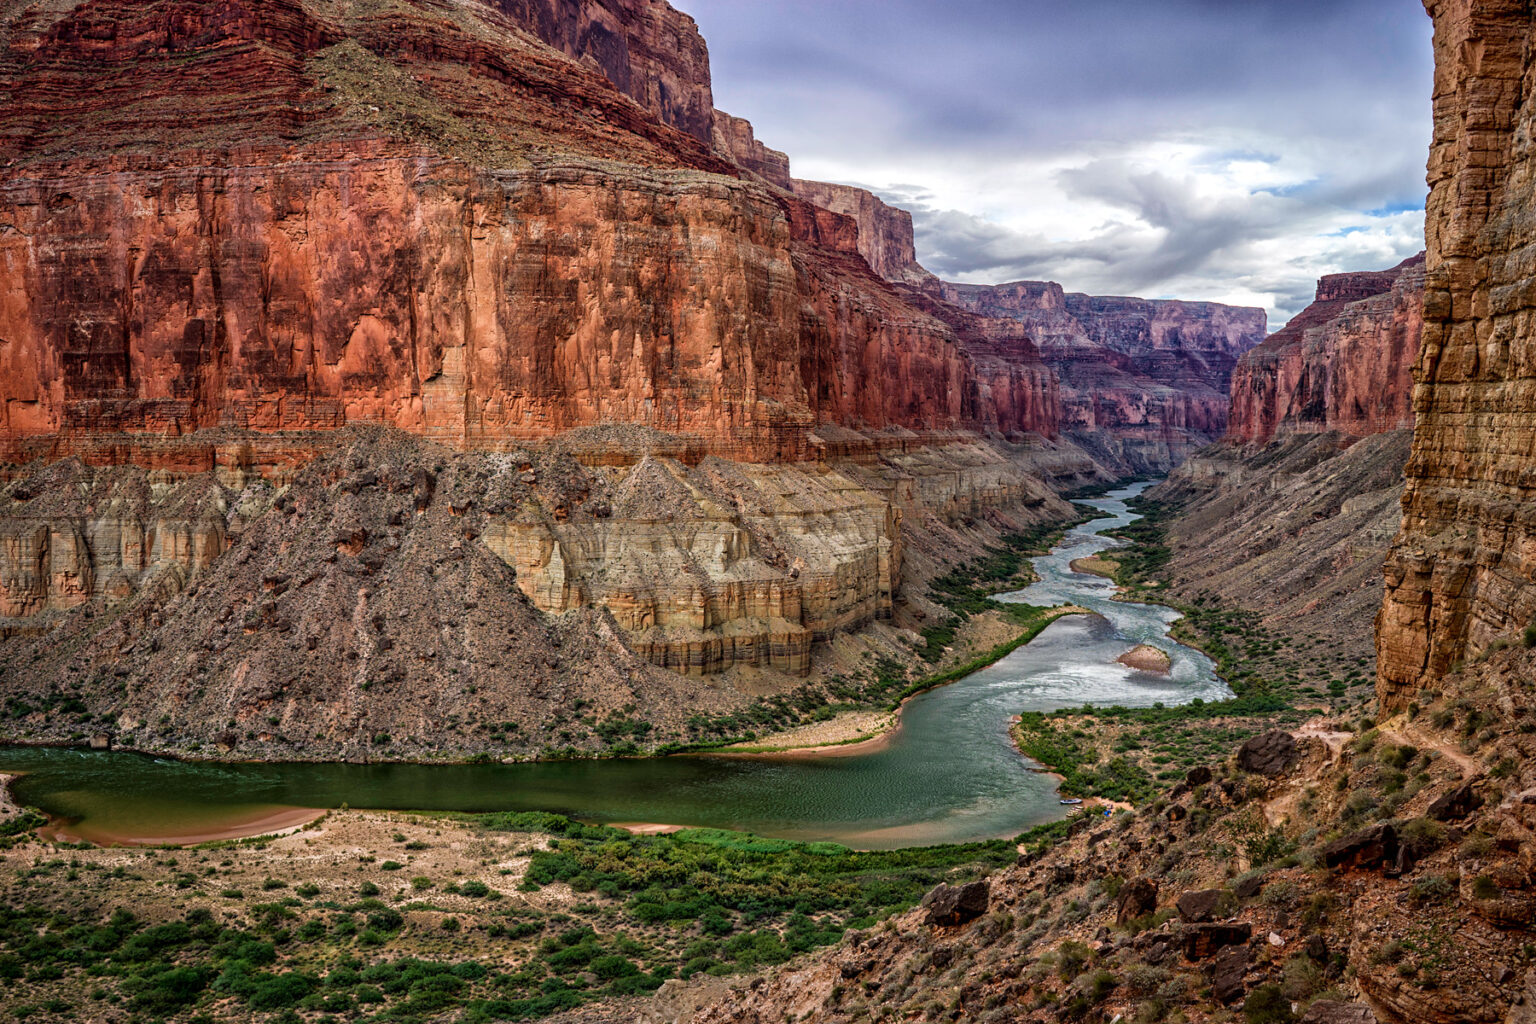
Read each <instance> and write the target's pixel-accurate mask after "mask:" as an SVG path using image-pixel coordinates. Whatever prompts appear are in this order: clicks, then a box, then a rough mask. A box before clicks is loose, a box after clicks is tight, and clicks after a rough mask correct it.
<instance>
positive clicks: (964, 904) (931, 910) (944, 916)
mask: <svg viewBox="0 0 1536 1024" xmlns="http://www.w3.org/2000/svg"><path fill="white" fill-rule="evenodd" d="M990 894H991V886H990V885H989V884H988V883H987V882H985V881H980V882H967V883H965V884H964V885H947V884H940V885H939V886H938V887H937V888H935V889H933V890H932V891H930V892H929V893H928V895H926V896H924V897H923V907H924V908H925V909H926V910H927V911H928V923H929V924H932V925H938V926H940V927H953V926H955V925H961V924H964V923H965V922H967V921H974V920H975V919H976V918H978V917H980V916H981V915H982V914H985V913H986V912H987V902H988V899H989V898H990Z"/></svg>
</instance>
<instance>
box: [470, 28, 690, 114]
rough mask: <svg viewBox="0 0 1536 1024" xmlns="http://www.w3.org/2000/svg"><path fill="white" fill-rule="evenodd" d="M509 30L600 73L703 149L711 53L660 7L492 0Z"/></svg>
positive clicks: (648, 111) (649, 111)
mask: <svg viewBox="0 0 1536 1024" xmlns="http://www.w3.org/2000/svg"><path fill="white" fill-rule="evenodd" d="M491 2H492V3H493V4H494V5H495V6H496V7H498V8H499V9H500V10H501V11H502V12H504V13H505V14H506V15H507V16H508V17H509V18H511V19H513V21H514V23H515V24H517V25H518V26H520V27H522V28H524V29H526V30H527V31H529V32H531V33H533V34H534V35H535V36H538V37H539V38H540V39H542V40H543V41H544V42H546V43H548V44H549V45H551V46H553V47H554V48H555V49H557V50H560V51H562V52H564V53H567V54H569V55H570V56H572V57H575V58H576V59H577V60H579V61H581V62H582V63H584V64H588V65H591V66H593V67H596V68H597V69H598V70H600V71H601V72H602V73H603V75H604V76H605V77H606V78H607V79H608V81H610V82H612V83H613V84H614V86H616V87H617V88H618V90H619V91H620V92H622V93H624V94H625V95H626V96H628V97H630V98H631V99H633V100H634V101H635V102H636V103H638V104H640V106H641V107H642V108H644V109H645V111H646V112H647V113H649V114H650V115H651V116H652V117H654V118H655V119H656V120H658V121H660V122H661V123H663V124H667V125H671V126H672V127H674V128H676V129H678V130H679V131H683V132H687V133H688V134H689V135H692V136H693V137H694V138H696V139H698V140H699V141H700V142H706V143H707V142H709V141H710V139H711V131H712V129H713V127H714V124H715V104H714V99H713V87H712V85H711V82H710V73H709V47H708V46H706V45H705V43H704V37H703V36H701V35H700V34H699V28H698V25H697V24H696V23H695V22H694V20H693V19H692V18H690V17H689V16H688V15H686V14H684V13H682V12H681V11H679V10H677V9H676V8H675V7H673V6H672V5H671V4H669V3H667V2H666V0H491Z"/></svg>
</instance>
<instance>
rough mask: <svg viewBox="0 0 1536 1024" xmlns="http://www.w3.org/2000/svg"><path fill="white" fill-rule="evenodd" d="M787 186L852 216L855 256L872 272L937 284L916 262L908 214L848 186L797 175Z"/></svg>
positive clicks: (888, 277)
mask: <svg viewBox="0 0 1536 1024" xmlns="http://www.w3.org/2000/svg"><path fill="white" fill-rule="evenodd" d="M790 187H791V188H793V190H794V192H795V194H796V195H798V196H801V197H803V198H805V199H808V200H810V201H811V202H813V203H815V204H816V205H817V206H820V207H822V208H824V209H827V210H832V211H833V212H835V213H841V214H844V215H846V216H849V217H852V218H853V219H854V221H855V222H856V223H857V224H858V225H859V255H861V256H863V257H864V261H865V262H866V263H868V264H869V266H870V269H872V270H873V271H874V272H875V273H877V274H879V275H880V276H881V277H883V278H885V279H886V280H887V281H890V282H892V283H894V284H909V285H915V286H917V287H920V288H926V289H930V290H932V289H935V288H936V287H937V285H938V279H937V278H935V277H934V276H933V275H932V274H930V273H928V271H926V270H924V269H923V268H922V267H921V266H920V265H919V264H918V262H917V242H916V238H915V236H914V234H913V229H912V214H910V213H908V212H907V211H906V210H899V209H897V208H896V207H894V206H891V205H889V204H887V203H886V202H885V201H884V200H882V199H881V198H880V197H879V196H877V195H875V194H874V193H873V192H870V191H868V190H867V189H862V188H856V187H854V186H852V185H834V184H831V183H830V182H825V181H803V180H800V179H798V178H797V179H795V180H794V181H793V182H792V183H791V186H790Z"/></svg>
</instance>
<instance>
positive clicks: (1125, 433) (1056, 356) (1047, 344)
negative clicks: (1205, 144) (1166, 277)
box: [943, 281, 1265, 473]
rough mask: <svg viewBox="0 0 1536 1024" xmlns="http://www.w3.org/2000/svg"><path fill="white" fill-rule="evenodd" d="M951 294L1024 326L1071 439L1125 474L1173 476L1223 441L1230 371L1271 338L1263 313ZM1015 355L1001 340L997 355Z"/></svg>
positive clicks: (954, 288)
mask: <svg viewBox="0 0 1536 1024" xmlns="http://www.w3.org/2000/svg"><path fill="white" fill-rule="evenodd" d="M943 295H944V298H945V299H946V300H948V301H949V302H952V303H954V304H956V305H959V306H962V307H964V308H965V309H968V310H971V311H973V312H976V313H978V314H981V315H983V316H985V317H987V318H989V319H990V320H991V321H992V323H993V324H994V325H999V326H1000V325H1003V324H1006V323H1008V322H1009V321H1012V322H1013V323H1014V324H1022V325H1023V326H1024V328H1025V333H1026V334H1027V335H1028V336H1029V337H1030V338H1032V339H1033V341H1034V343H1035V345H1037V346H1038V350H1039V352H1040V355H1041V357H1042V358H1043V359H1044V361H1045V363H1046V364H1047V365H1048V366H1050V367H1051V369H1052V370H1053V371H1054V372H1055V373H1056V375H1057V377H1058V378H1059V380H1060V395H1061V408H1062V414H1061V423H1062V429H1063V431H1064V432H1066V433H1067V434H1068V436H1070V437H1071V438H1072V439H1073V440H1075V441H1076V442H1078V443H1079V444H1081V445H1083V446H1084V447H1086V448H1088V450H1090V451H1091V452H1093V453H1094V454H1095V455H1096V456H1097V457H1099V458H1100V460H1101V461H1103V462H1104V463H1105V464H1106V465H1109V466H1112V467H1114V468H1116V469H1117V470H1118V471H1121V472H1137V473H1142V472H1166V471H1167V470H1168V469H1170V468H1172V466H1173V465H1175V464H1176V463H1178V462H1179V461H1181V460H1182V459H1184V458H1185V457H1187V456H1188V455H1189V453H1191V452H1193V451H1194V450H1195V449H1197V448H1199V447H1201V446H1203V445H1205V444H1207V443H1209V442H1210V441H1212V440H1215V439H1216V438H1218V437H1220V436H1221V435H1222V434H1223V433H1224V432H1225V430H1226V424H1227V411H1228V405H1229V400H1228V387H1229V383H1230V379H1231V373H1232V368H1233V367H1234V366H1235V365H1236V363H1237V359H1238V357H1239V356H1240V355H1241V354H1242V353H1243V352H1245V351H1247V350H1248V349H1250V348H1252V347H1253V346H1254V345H1256V344H1258V343H1259V341H1260V339H1261V338H1262V337H1263V334H1264V323H1265V317H1264V312H1263V311H1262V310H1258V309H1244V308H1237V307H1231V306H1222V305H1219V304H1216V303H1205V302H1178V301H1152V300H1146V299H1134V298H1119V297H1098V296H1089V295H1080V294H1068V293H1067V292H1066V291H1065V290H1063V289H1062V287H1061V286H1060V285H1058V284H1055V283H1053V282H1047V281H1021V282H1015V283H1013V284H1005V285H996V286H980V285H956V284H949V283H945V284H944V286H943ZM1009 329H1010V330H1013V331H1014V332H1015V333H1016V332H1017V328H1016V327H1015V328H1009ZM993 330H994V331H995V330H997V328H996V327H994V328H993ZM1011 347H1012V343H1011V342H1010V340H1009V338H1008V337H1007V334H1006V333H999V334H997V346H996V348H997V351H999V352H1006V351H1008V350H1009V349H1010V348H1011ZM1026 354H1027V353H1026Z"/></svg>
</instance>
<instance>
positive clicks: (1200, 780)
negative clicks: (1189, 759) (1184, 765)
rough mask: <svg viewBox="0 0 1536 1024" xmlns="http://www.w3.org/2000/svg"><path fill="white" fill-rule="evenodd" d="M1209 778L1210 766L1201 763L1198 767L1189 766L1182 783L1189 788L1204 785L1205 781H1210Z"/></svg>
mask: <svg viewBox="0 0 1536 1024" xmlns="http://www.w3.org/2000/svg"><path fill="white" fill-rule="evenodd" d="M1211 778H1212V776H1211V769H1210V767H1209V766H1208V765H1203V764H1202V765H1200V766H1199V767H1196V768H1191V769H1190V770H1189V771H1188V772H1187V773H1186V774H1185V776H1184V785H1186V786H1188V787H1189V788H1190V789H1194V788H1195V787H1196V786H1204V785H1205V784H1206V783H1208V782H1210V781H1211Z"/></svg>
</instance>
